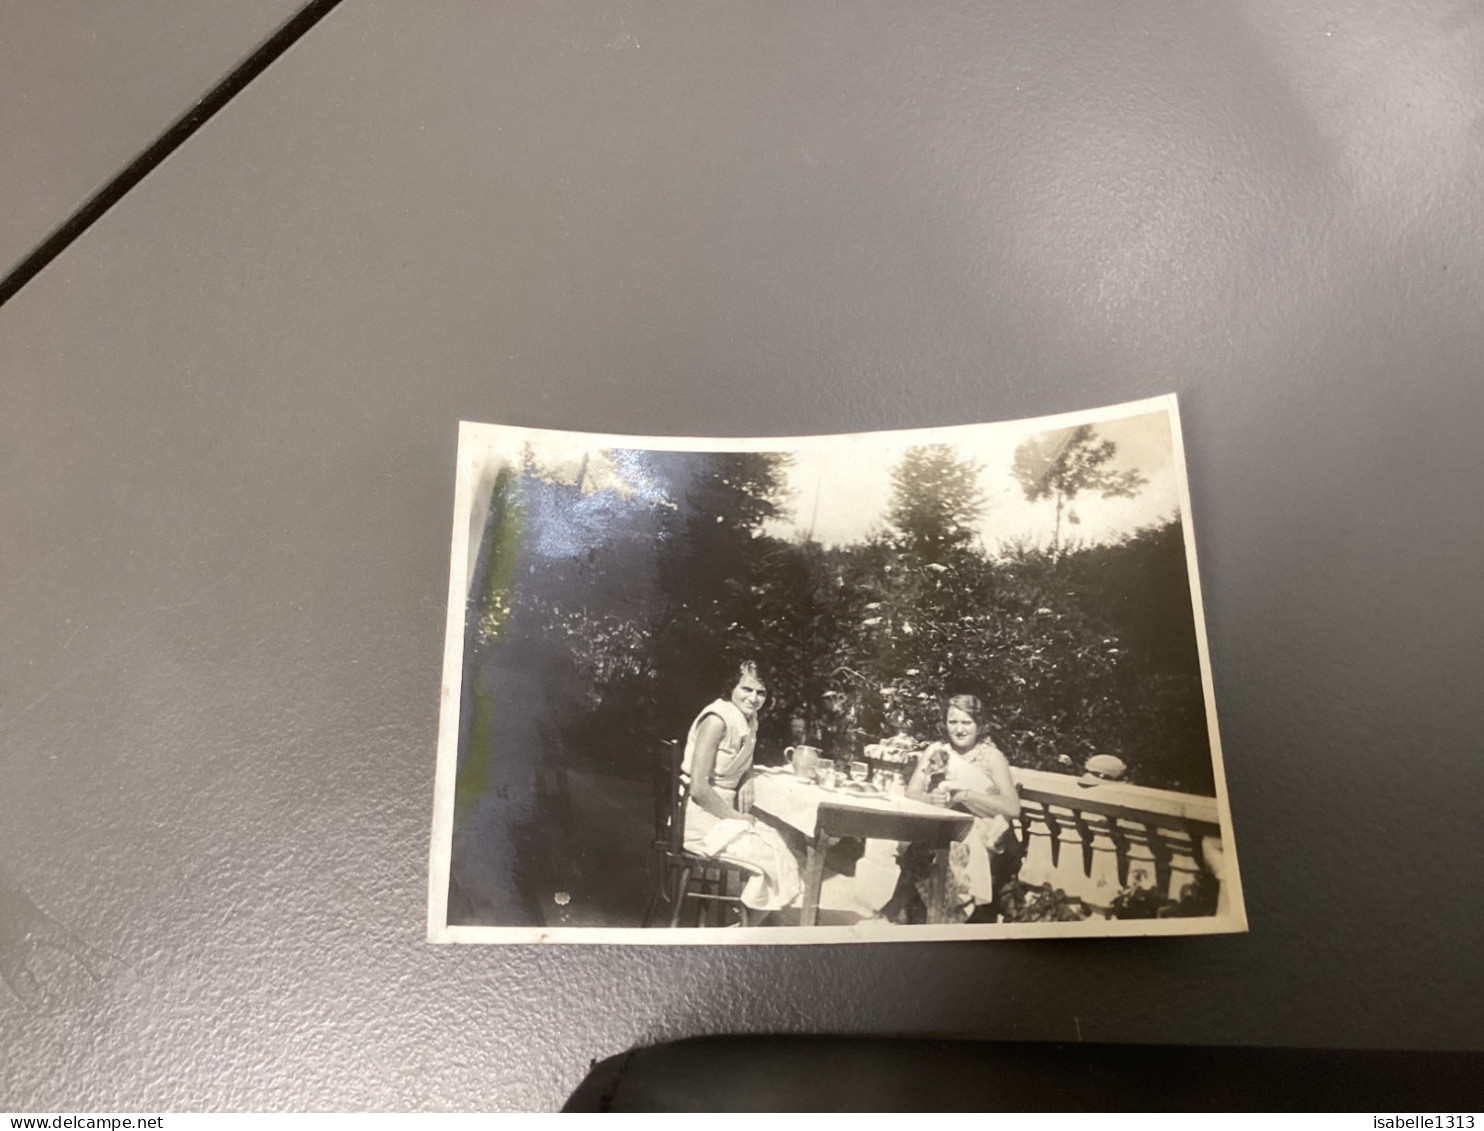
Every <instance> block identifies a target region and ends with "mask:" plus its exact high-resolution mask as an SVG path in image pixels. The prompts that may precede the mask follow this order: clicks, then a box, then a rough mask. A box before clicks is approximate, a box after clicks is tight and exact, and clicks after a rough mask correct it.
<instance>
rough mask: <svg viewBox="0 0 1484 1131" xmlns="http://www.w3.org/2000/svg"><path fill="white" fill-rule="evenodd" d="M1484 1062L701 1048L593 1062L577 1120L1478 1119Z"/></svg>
mask: <svg viewBox="0 0 1484 1131" xmlns="http://www.w3.org/2000/svg"><path fill="white" fill-rule="evenodd" d="M1481 1107H1484V1053H1480V1052H1416V1051H1381V1050H1358V1049H1274V1048H1238V1047H1233V1048H1221V1047H1209V1046H1180V1045H1108V1044H1053V1043H1041V1042H1000V1041H957V1040H926V1039H913V1038H884V1037H801V1036H777V1037H768V1036H744V1037H700V1038H695V1039H692V1040H686V1041H678V1042H675V1043H673V1044H665V1045H656V1046H654V1047H652V1048H642V1049H633V1050H630V1051H629V1052H626V1053H623V1054H622V1055H620V1056H614V1057H609V1058H608V1059H607V1060H603V1061H600V1062H596V1063H594V1065H593V1067H592V1070H591V1071H590V1072H589V1073H588V1075H587V1078H586V1079H585V1080H583V1082H582V1083H581V1084H580V1085H579V1086H578V1087H577V1090H576V1091H574V1092H573V1093H572V1096H571V1098H570V1099H568V1100H567V1103H566V1106H565V1107H564V1109H563V1110H564V1111H993V1110H1002V1111H1287V1110H1296V1111H1400V1110H1406V1109H1411V1110H1415V1111H1429V1112H1435V1111H1455V1112H1456V1111H1478V1110H1479V1109H1480V1108H1481Z"/></svg>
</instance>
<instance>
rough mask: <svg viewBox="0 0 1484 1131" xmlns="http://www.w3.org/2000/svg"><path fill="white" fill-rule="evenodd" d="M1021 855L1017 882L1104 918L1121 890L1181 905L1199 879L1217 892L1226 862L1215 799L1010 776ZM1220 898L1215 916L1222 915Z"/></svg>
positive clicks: (1063, 777)
mask: <svg viewBox="0 0 1484 1131" xmlns="http://www.w3.org/2000/svg"><path fill="white" fill-rule="evenodd" d="M1011 772H1012V774H1013V775H1014V778H1015V781H1016V784H1017V785H1018V786H1019V787H1020V800H1021V812H1020V822H1019V828H1018V829H1017V830H1016V831H1017V832H1018V833H1019V834H1020V837H1021V841H1022V845H1023V847H1024V850H1025V855H1024V860H1023V862H1022V864H1021V868H1020V878H1021V880H1022V881H1023V882H1025V883H1026V884H1029V885H1032V886H1040V885H1041V884H1045V883H1049V884H1051V886H1052V887H1055V888H1060V889H1061V890H1062V891H1064V892H1066V893H1067V894H1068V895H1070V896H1076V897H1077V898H1079V899H1081V900H1082V901H1083V902H1084V903H1086V904H1087V905H1088V906H1089V907H1091V908H1092V909H1093V910H1094V912H1095V913H1103V914H1106V912H1107V909H1108V908H1109V906H1110V905H1111V903H1112V902H1113V898H1114V897H1115V896H1116V895H1117V894H1118V893H1119V891H1120V890H1122V889H1124V888H1153V889H1155V890H1157V891H1158V892H1160V894H1162V895H1164V896H1165V897H1166V898H1168V899H1172V900H1178V899H1179V898H1180V896H1181V895H1182V894H1184V892H1185V890H1186V889H1187V888H1188V887H1189V886H1190V885H1191V884H1193V883H1194V882H1195V881H1196V877H1197V876H1198V875H1200V874H1201V873H1202V872H1205V873H1208V874H1210V875H1211V876H1212V877H1213V878H1214V879H1215V880H1216V881H1217V883H1218V884H1219V883H1220V881H1221V878H1222V866H1223V861H1224V855H1223V852H1222V844H1221V822H1220V816H1219V814H1218V811H1217V806H1216V799H1215V798H1214V797H1202V796H1200V795H1198V794H1193V793H1176V792H1173V791H1172V790H1166V789H1150V788H1149V787H1147V786H1139V785H1128V784H1126V783H1123V782H1111V781H1104V782H1098V783H1097V784H1096V785H1083V784H1082V783H1081V779H1079V778H1076V777H1073V776H1071V775H1068V774H1054V773H1047V772H1045V771H1042V770H1024V769H1018V768H1017V769H1013V770H1012V771H1011ZM1225 904H1226V892H1225V890H1224V887H1223V889H1222V890H1221V902H1220V904H1219V905H1218V909H1217V913H1218V914H1220V913H1221V912H1223V911H1224V910H1225Z"/></svg>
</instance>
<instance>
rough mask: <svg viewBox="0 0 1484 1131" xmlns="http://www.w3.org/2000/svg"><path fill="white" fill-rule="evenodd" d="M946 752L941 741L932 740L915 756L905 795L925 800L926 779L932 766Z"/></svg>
mask: <svg viewBox="0 0 1484 1131" xmlns="http://www.w3.org/2000/svg"><path fill="white" fill-rule="evenodd" d="M946 753H947V750H946V748H945V747H944V745H943V744H942V743H941V742H934V743H932V744H931V745H930V746H928V748H927V749H926V750H924V751H923V752H922V753H921V754H919V755H918V756H917V766H916V767H915V768H914V769H913V771H912V778H911V780H909V781H908V782H907V796H908V797H910V798H912V799H913V800H914V801H927V800H928V799H929V798H928V781H929V779H930V778H931V777H932V776H933V767H934V766H935V765H939V764H940V763H941V761H942V758H943V756H944V755H945V754H946Z"/></svg>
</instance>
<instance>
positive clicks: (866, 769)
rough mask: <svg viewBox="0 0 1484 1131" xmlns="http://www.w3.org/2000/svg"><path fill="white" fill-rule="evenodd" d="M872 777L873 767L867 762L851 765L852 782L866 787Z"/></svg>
mask: <svg viewBox="0 0 1484 1131" xmlns="http://www.w3.org/2000/svg"><path fill="white" fill-rule="evenodd" d="M870 776H871V767H870V766H869V765H868V764H867V763H865V762H852V763H850V780H851V781H853V782H855V783H857V784H858V785H865V784H866V780H867V779H868V778H869V777H870Z"/></svg>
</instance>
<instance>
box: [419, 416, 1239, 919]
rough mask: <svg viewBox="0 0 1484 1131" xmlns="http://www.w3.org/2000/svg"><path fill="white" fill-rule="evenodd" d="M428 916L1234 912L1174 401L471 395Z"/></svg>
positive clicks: (1235, 895) (1235, 889)
mask: <svg viewBox="0 0 1484 1131" xmlns="http://www.w3.org/2000/svg"><path fill="white" fill-rule="evenodd" d="M447 633H448V636H447V647H446V652H445V660H444V672H443V690H442V694H443V701H442V707H441V715H440V732H439V745H438V761H437V774H436V782H435V787H434V788H435V804H434V825H433V838H432V854H431V863H430V883H429V924H428V931H429V938H430V940H432V941H437V942H585V941H590V942H626V943H667V944H675V943H697V942H704V943H710V944H714V943H730V942H745V943H772V942H792V943H799V942H810V943H815V942H869V941H909V940H914V939H960V938H962V939H972V938H1001V937H1030V936H1067V935H1082V936H1085V935H1130V934H1196V933H1209V932H1230V931H1241V930H1245V929H1246V917H1245V913H1244V910H1243V902H1242V895H1241V885H1240V880H1239V878H1238V872H1237V862H1236V854H1235V845H1234V843H1233V838H1232V828H1231V818H1230V813H1229V811H1228V807H1227V802H1226V793H1225V785H1224V782H1223V777H1222V763H1221V751H1220V741H1219V734H1218V729H1217V723H1216V714H1215V696H1214V692H1213V689H1212V687H1211V682H1210V666H1209V663H1208V660H1207V655H1206V640H1205V628H1204V622H1203V616H1202V613H1201V604H1200V592H1199V574H1198V571H1197V568H1196V557H1195V542H1194V534H1193V531H1192V528H1191V520H1190V505H1189V489H1188V485H1187V481H1186V475H1185V464H1184V455H1183V445H1182V440H1181V435H1180V428H1179V417H1178V412H1177V407H1176V404H1175V399H1174V398H1173V397H1164V398H1156V399H1153V400H1148V401H1140V402H1137V403H1133V404H1127V405H1121V406H1116V407H1112V408H1103V409H1098V410H1094V411H1088V412H1082V413H1075V414H1067V415H1062V416H1057V417H1046V418H1041V419H1037V420H1021V421H1009V422H1001V423H986V424H973V425H962V426H954V427H944V428H933V429H922V430H915V431H898V432H879V433H858V434H849V435H836V436H805V437H787V438H782V437H780V438H766V439H757V438H751V439H738V438H727V439H717V438H710V439H702V438H682V437H634V436H602V435H592V434H578V433H568V432H557V431H543V430H535V429H524V428H514V427H504V426H499V425H492V424H474V423H465V424H463V425H462V426H461V430H460V438H459V452H458V468H457V478H456V486H455V515H454V530H453V539H452V556H451V568H450V587H449V610H448V623H447Z"/></svg>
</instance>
